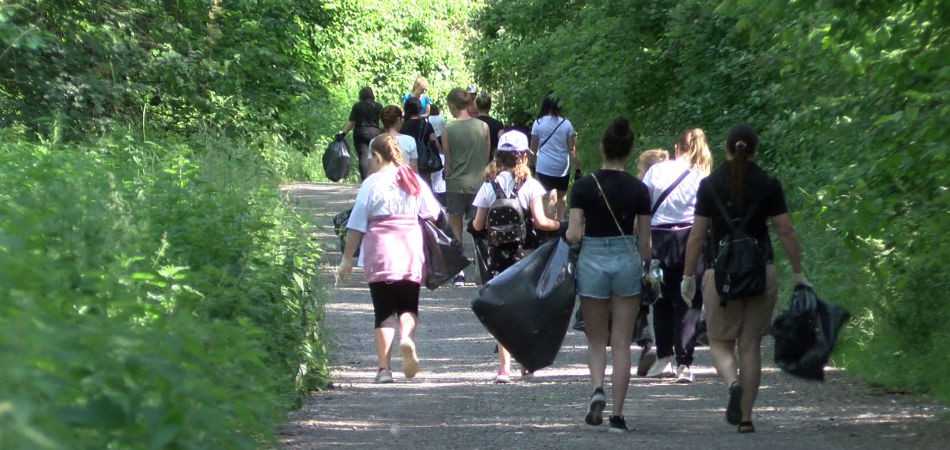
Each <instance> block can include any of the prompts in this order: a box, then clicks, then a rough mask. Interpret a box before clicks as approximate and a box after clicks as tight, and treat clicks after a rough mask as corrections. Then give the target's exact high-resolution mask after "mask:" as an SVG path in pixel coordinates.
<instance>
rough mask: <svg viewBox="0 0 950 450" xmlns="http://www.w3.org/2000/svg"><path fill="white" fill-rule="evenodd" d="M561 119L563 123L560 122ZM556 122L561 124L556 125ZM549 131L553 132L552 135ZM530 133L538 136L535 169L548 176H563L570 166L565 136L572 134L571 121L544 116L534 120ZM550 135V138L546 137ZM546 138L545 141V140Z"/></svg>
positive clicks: (569, 155)
mask: <svg viewBox="0 0 950 450" xmlns="http://www.w3.org/2000/svg"><path fill="white" fill-rule="evenodd" d="M561 121H563V122H564V123H561ZM558 124H561V126H560V127H558ZM555 128H556V130H555ZM551 133H554V135H553V136H552V134H551ZM531 135H532V136H537V137H538V145H541V144H542V143H544V146H542V147H541V148H539V149H538V161H537V163H536V164H537V166H536V168H535V170H536V171H537V172H538V173H539V174H541V175H547V176H549V177H563V176H565V175H567V172H568V170H569V169H570V167H571V154H570V152H568V148H567V138H568V137H570V136H574V127H572V126H571V121H570V120H567V119H565V118H563V117H553V116H544V117H542V118H540V119H538V120H535V121H534V125H532V126H531ZM549 136H550V139H548V137H549ZM545 140H547V142H545Z"/></svg>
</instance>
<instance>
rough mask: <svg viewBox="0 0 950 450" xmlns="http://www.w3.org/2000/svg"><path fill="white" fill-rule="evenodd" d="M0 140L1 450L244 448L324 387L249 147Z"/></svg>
mask: <svg viewBox="0 0 950 450" xmlns="http://www.w3.org/2000/svg"><path fill="white" fill-rule="evenodd" d="M24 141H25V140H24V139H23V135H22V131H20V132H12V131H10V130H6V131H5V132H3V134H2V135H0V298H3V299H4V301H3V302H0V343H2V344H0V350H2V353H3V355H4V358H3V360H4V362H3V364H0V378H2V379H3V380H4V382H3V383H0V442H2V444H0V446H2V447H3V448H4V449H11V450H15V449H36V448H48V449H103V448H122V449H139V448H141V449H146V448H148V449H162V448H194V449H201V448H207V449H211V448H235V449H239V448H257V447H258V445H259V443H260V442H262V441H266V440H269V439H271V438H272V437H273V432H274V429H275V427H276V424H277V423H279V421H280V420H281V419H282V417H283V414H282V413H283V411H284V410H285V409H286V408H288V407H292V406H295V405H297V404H299V401H300V398H301V395H302V394H303V393H305V392H306V391H308V390H311V389H315V388H319V387H320V386H323V385H325V384H326V383H327V372H326V362H325V355H324V349H323V347H322V344H321V334H320V328H319V323H320V321H321V320H322V317H323V313H322V306H321V301H320V299H321V295H322V294H321V291H320V289H319V286H318V285H317V282H316V275H315V274H316V263H317V261H318V259H319V251H318V249H317V248H316V247H315V244H313V243H312V241H311V240H310V239H308V238H306V237H304V235H303V234H302V228H303V225H304V223H303V222H302V220H301V219H299V218H298V217H296V216H294V215H292V213H291V212H290V211H289V209H288V208H287V207H286V206H285V202H284V199H283V198H281V196H279V195H278V194H277V192H278V190H277V183H276V178H275V176H274V175H275V173H274V171H273V170H271V169H268V168H269V167H270V166H269V165H268V164H266V163H265V161H263V159H262V158H261V157H260V156H258V155H257V154H256V152H254V151H250V150H249V149H251V148H255V147H258V146H261V145H262V144H261V143H259V142H243V141H235V140H226V139H220V138H192V139H173V138H166V139H163V140H161V141H158V142H155V141H143V140H141V139H139V138H135V137H132V136H130V135H115V136H112V137H106V138H102V139H100V140H98V141H96V142H94V143H91V144H87V145H84V146H83V147H82V148H80V147H78V146H72V145H59V144H52V143H48V144H43V145H38V144H29V143H26V142H24Z"/></svg>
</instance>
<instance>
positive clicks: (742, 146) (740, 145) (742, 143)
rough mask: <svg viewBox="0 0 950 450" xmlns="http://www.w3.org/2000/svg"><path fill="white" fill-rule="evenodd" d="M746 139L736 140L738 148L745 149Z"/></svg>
mask: <svg viewBox="0 0 950 450" xmlns="http://www.w3.org/2000/svg"><path fill="white" fill-rule="evenodd" d="M745 148H746V145H745V141H739V142H736V150H745Z"/></svg>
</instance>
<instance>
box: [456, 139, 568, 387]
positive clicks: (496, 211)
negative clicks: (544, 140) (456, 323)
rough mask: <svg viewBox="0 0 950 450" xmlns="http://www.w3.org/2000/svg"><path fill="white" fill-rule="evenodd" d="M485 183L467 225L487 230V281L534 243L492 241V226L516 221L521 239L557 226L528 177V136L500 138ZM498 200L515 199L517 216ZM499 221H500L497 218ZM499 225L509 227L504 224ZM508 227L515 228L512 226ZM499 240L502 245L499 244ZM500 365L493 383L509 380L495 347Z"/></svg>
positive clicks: (503, 353)
mask: <svg viewBox="0 0 950 450" xmlns="http://www.w3.org/2000/svg"><path fill="white" fill-rule="evenodd" d="M482 178H483V179H484V180H485V182H484V183H483V184H482V187H481V188H480V189H479V190H478V193H477V194H476V195H475V201H474V205H475V207H476V208H477V210H476V212H475V219H473V220H472V222H471V224H470V231H472V232H473V233H472V234H476V233H481V232H484V231H485V230H486V228H488V233H489V236H488V242H489V246H488V261H487V263H488V264H487V265H488V270H489V276H488V279H486V280H483V282H485V283H487V282H488V281H490V280H491V279H492V278H494V277H495V276H497V275H498V274H500V273H501V272H504V271H505V270H506V269H508V268H509V267H511V266H512V265H514V264H515V263H516V262H518V261H519V260H520V259H521V258H522V256H524V255H526V254H527V253H528V252H530V251H533V250H534V249H535V248H537V247H536V245H537V244H536V243H531V242H530V241H528V240H527V239H524V238H523V237H517V238H516V239H502V238H494V237H493V235H492V233H491V228H492V226H493V225H500V222H499V221H503V220H504V218H505V217H507V218H511V220H517V221H519V222H520V223H521V224H523V225H524V226H525V228H526V231H527V232H526V233H525V234H524V236H527V235H528V234H530V232H531V230H530V228H536V229H538V230H544V231H556V230H559V229H560V223H558V222H555V221H553V220H551V219H549V218H548V217H547V216H546V215H545V214H544V205H543V203H542V197H544V188H543V187H542V186H541V183H539V182H538V180H535V179H534V178H532V177H531V171H530V169H528V137H527V136H525V135H524V134H523V133H520V132H517V131H509V132H507V133H505V134H504V135H502V136H501V137H500V138H499V142H498V153H497V154H496V155H495V159H494V160H492V162H490V163H488V166H487V167H485V171H484V172H483V173H482ZM497 199H502V200H504V199H515V200H517V208H518V209H519V210H518V211H517V214H515V213H513V212H510V211H507V210H506V209H505V208H508V206H506V205H501V204H500V203H499V202H496V200H497ZM499 218H501V219H499ZM501 225H509V223H504V224H501ZM510 225H514V224H513V223H512V224H510ZM499 241H501V242H499ZM498 356H499V359H500V365H499V368H498V373H497V375H495V382H496V383H508V382H510V381H511V376H510V372H511V354H510V353H508V351H507V350H505V348H504V347H502V346H501V344H498ZM528 375H529V373H528V372H526V371H524V370H523V369H522V372H521V377H522V379H524V378H526V377H527V376H528Z"/></svg>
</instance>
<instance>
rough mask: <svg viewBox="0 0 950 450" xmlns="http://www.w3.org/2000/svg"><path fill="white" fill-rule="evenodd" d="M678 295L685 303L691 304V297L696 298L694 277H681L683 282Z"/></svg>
mask: <svg viewBox="0 0 950 450" xmlns="http://www.w3.org/2000/svg"><path fill="white" fill-rule="evenodd" d="M680 293H682V294H683V300H686V303H689V304H690V305H692V304H693V297H695V296H696V276H691V277H687V276H685V275H684V276H683V281H682V282H681V283H680Z"/></svg>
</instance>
